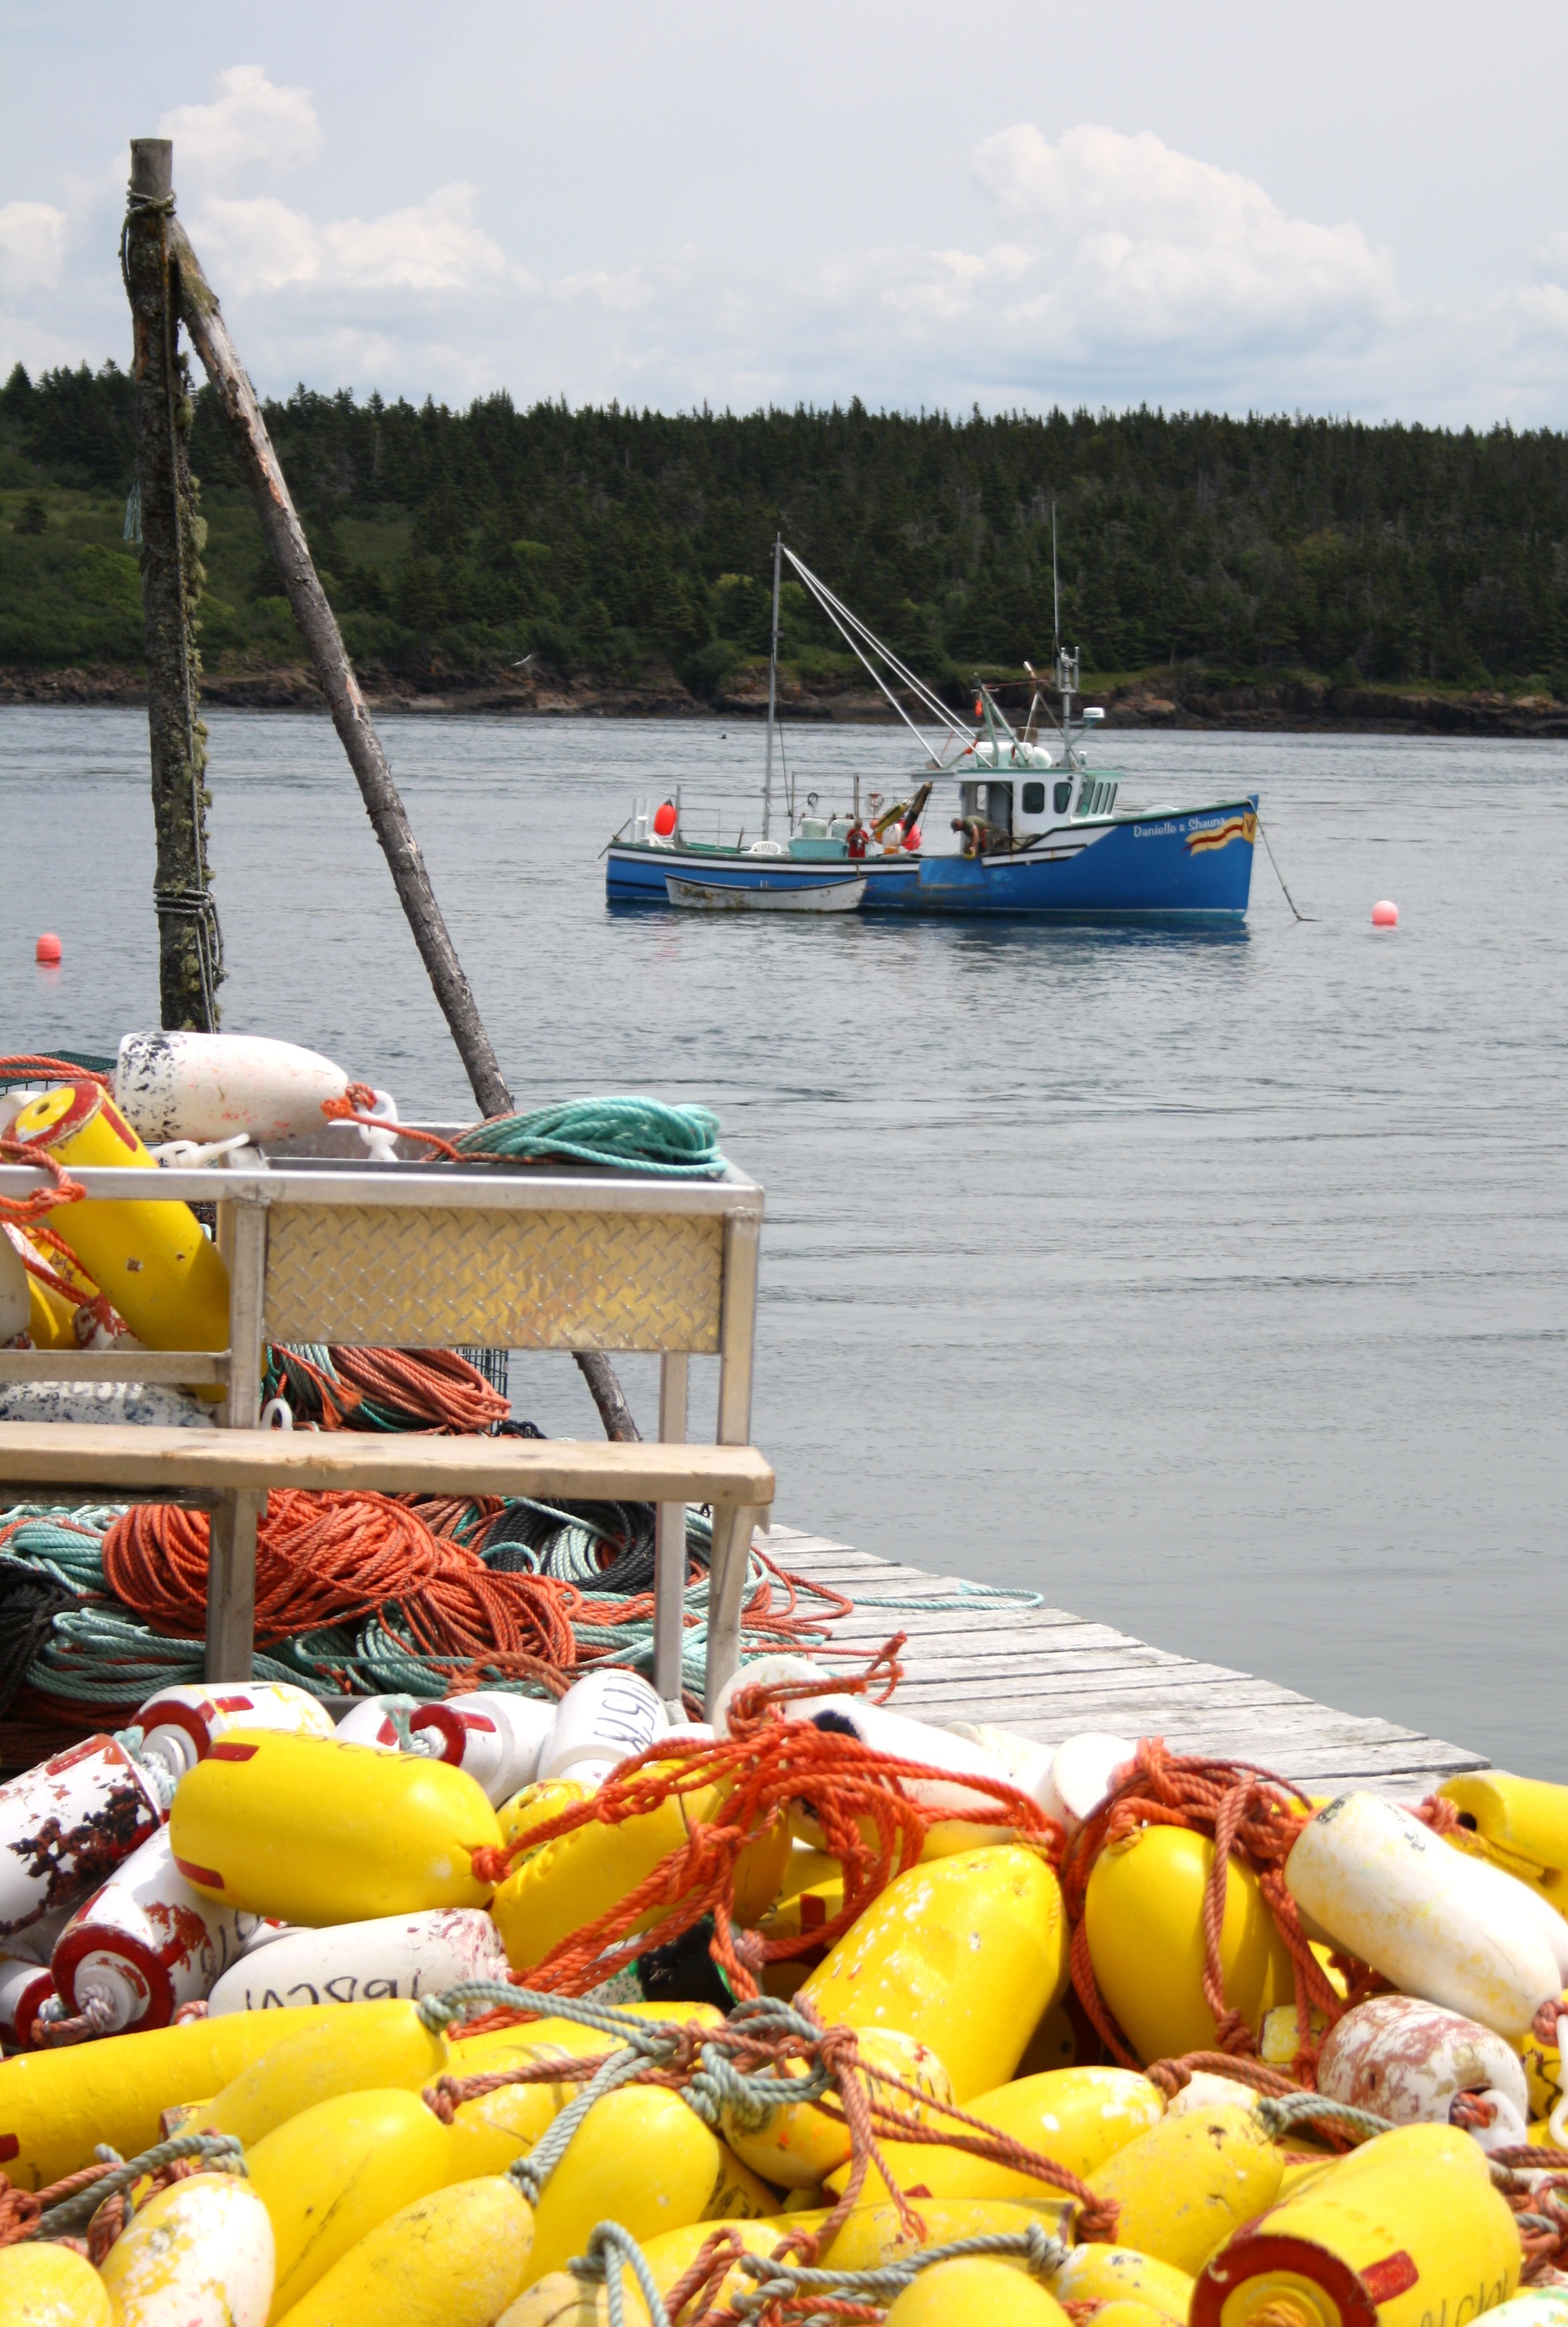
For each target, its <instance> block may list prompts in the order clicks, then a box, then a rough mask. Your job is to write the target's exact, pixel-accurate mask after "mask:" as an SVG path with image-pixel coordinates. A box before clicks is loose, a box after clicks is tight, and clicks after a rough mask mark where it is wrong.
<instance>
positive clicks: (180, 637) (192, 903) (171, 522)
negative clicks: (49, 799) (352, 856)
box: [120, 137, 223, 1033]
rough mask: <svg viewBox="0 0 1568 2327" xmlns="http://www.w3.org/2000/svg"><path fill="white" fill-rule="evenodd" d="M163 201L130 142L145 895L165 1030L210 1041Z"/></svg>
mask: <svg viewBox="0 0 1568 2327" xmlns="http://www.w3.org/2000/svg"><path fill="white" fill-rule="evenodd" d="M173 204H174V196H173V146H172V145H170V143H169V140H168V139H167V138H166V137H137V138H135V139H133V140H132V144H131V184H130V194H129V199H128V201H127V203H126V224H125V236H124V240H123V242H122V245H121V253H120V256H121V263H122V267H123V270H124V274H125V281H126V294H127V296H128V297H129V299H130V303H131V315H132V320H133V329H134V333H135V338H134V343H133V349H134V351H133V355H132V365H131V369H132V378H133V379H134V381H135V438H136V487H137V497H138V500H139V504H140V509H141V535H142V620H143V627H144V635H145V640H146V653H147V730H148V738H149V743H150V745H151V752H152V777H153V829H154V836H155V838H156V844H157V857H156V865H155V869H154V876H153V899H154V905H155V907H156V910H157V915H158V991H159V998H160V1005H161V1013H160V1014H161V1018H162V1023H163V1024H164V1025H165V1026H170V1027H183V1028H194V1029H196V1030H197V1031H199V1032H205V1033H212V1032H214V1031H215V1030H216V1028H217V1025H218V986H219V980H220V979H221V977H222V976H223V956H222V945H221V940H220V938H219V928H218V911H217V907H216V906H215V905H214V903H213V902H212V897H211V892H210V890H209V888H208V885H207V830H206V809H207V805H208V796H207V792H206V790H205V789H204V787H203V784H202V774H203V771H204V769H205V767H206V763H207V730H206V728H205V727H204V726H203V724H202V723H201V719H200V717H199V716H198V714H197V704H198V701H199V690H200V686H201V658H200V656H199V655H198V654H197V651H196V640H195V631H194V621H195V613H196V605H197V601H198V599H199V598H200V596H201V584H202V580H203V578H204V577H203V575H202V572H201V547H202V542H203V540H204V538H205V530H206V529H205V528H204V527H203V525H202V524H201V519H200V518H199V517H198V515H197V513H196V503H195V491H194V484H193V481H192V479H191V460H190V429H191V398H190V396H189V394H188V393H187V391H186V387H185V382H184V380H183V379H182V377H181V373H180V367H179V362H178V357H177V352H176V341H177V338H178V333H179V317H178V314H177V312H176V309H175V305H174V298H173V287H172V285H171V282H170V264H169V244H170V236H171V229H172V226H173Z"/></svg>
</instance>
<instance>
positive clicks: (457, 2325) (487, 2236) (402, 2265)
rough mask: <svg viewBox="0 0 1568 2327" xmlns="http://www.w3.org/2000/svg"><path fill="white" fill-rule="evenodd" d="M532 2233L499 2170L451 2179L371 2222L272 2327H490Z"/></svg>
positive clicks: (517, 2280)
mask: <svg viewBox="0 0 1568 2327" xmlns="http://www.w3.org/2000/svg"><path fill="white" fill-rule="evenodd" d="M533 2235H534V2216H533V2210H532V2208H531V2207H530V2206H529V2204H528V2201H527V2199H526V2198H525V2197H524V2196H523V2194H522V2192H521V2191H519V2190H518V2188H517V2186H516V2184H515V2183H513V2182H509V2181H508V2180H507V2179H506V2177H505V2175H504V2174H491V2175H489V2176H487V2177H486V2178H485V2179H483V2180H481V2181H477V2182H453V2184H452V2186H451V2187H450V2188H449V2189H445V2190H437V2191H434V2192H433V2193H432V2195H431V2196H430V2197H428V2198H416V2199H415V2201H414V2203H413V2204H412V2205H411V2206H404V2207H402V2208H401V2209H400V2210H398V2211H397V2213H396V2214H392V2215H389V2216H388V2218H387V2220H386V2221H384V2222H381V2223H379V2224H378V2226H377V2228H376V2229H373V2230H371V2231H370V2232H369V2236H368V2237H366V2238H361V2239H360V2240H359V2245H358V2246H353V2247H350V2248H349V2251H348V2253H347V2254H346V2255H344V2256H343V2257H341V2260H339V2261H337V2262H335V2263H334V2264H333V2265H332V2267H331V2270H329V2271H328V2272H327V2273H326V2275H325V2276H324V2277H322V2278H319V2279H317V2281H316V2283H315V2285H314V2286H313V2287H312V2288H311V2290H310V2293H309V2294H305V2295H303V2296H302V2297H301V2299H300V2301H299V2302H298V2303H296V2304H294V2307H293V2309H292V2310H289V2311H286V2312H285V2313H284V2314H283V2319H282V2322H280V2327H491V2322H492V2321H494V2320H495V2319H497V2318H498V2317H499V2314H500V2313H502V2312H503V2311H504V2310H505V2309H506V2307H507V2305H508V2304H509V2303H510V2302H511V2301H512V2300H513V2298H514V2297H515V2296H516V2295H517V2294H518V2293H519V2292H520V2290H521V2288H522V2284H523V2279H524V2276H525V2275H526V2273H527V2266H528V2250H529V2248H530V2246H531V2245H532V2243H533Z"/></svg>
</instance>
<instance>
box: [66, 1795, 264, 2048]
mask: <svg viewBox="0 0 1568 2327" xmlns="http://www.w3.org/2000/svg"><path fill="white" fill-rule="evenodd" d="M263 1920H264V1919H263V1918H262V1917H261V1916H259V1915H252V1914H247V1913H246V1912H245V1911H244V1910H243V1909H241V1908H238V1907H220V1906H219V1904H218V1903H217V1902H216V1901H215V1900H211V1899H203V1898H202V1897H201V1895H200V1894H199V1893H198V1892H195V1891H193V1890H192V1889H191V1885H190V1884H189V1883H187V1882H186V1880H185V1878H184V1876H183V1875H182V1874H181V1872H180V1870H179V1868H178V1867H177V1866H176V1865H175V1864H174V1858H173V1852H172V1851H171V1849H170V1846H169V1829H168V1827H159V1829H158V1831H157V1833H156V1834H154V1835H151V1836H148V1838H147V1840H146V1841H145V1843H143V1844H142V1846H141V1847H140V1849H139V1850H134V1851H133V1852H132V1853H131V1855H130V1856H129V1858H127V1859H125V1860H124V1861H122V1863H121V1864H120V1865H118V1866H117V1867H116V1869H115V1871H114V1873H113V1874H111V1875H110V1877H109V1879H108V1881H107V1883H105V1884H104V1886H103V1888H102V1890H101V1891H97V1892H94V1893H93V1895H92V1897H91V1898H90V1899H89V1900H88V1901H87V1902H85V1904H84V1905H82V1906H80V1907H79V1908H78V1909H77V1911H76V1913H75V1914H74V1915H73V1916H72V1917H71V1919H70V1922H69V1923H67V1925H66V1927H65V1929H64V1930H63V1931H62V1932H61V1935H60V1937H59V1939H57V1940H56V1941H55V1943H54V1952H53V1954H52V1955H51V1958H50V1959H49V1967H50V1970H51V1973H52V1975H53V1978H54V1986H55V1988H56V1990H57V1992H58V1994H59V1996H60V2000H61V2005H63V2007H64V2012H63V2013H62V2014H61V2017H63V2016H65V2015H66V2014H87V2015H88V2016H89V2019H90V2021H91V2023H92V2026H93V2032H94V2033H95V2034H97V2035H100V2036H117V2035H119V2034H120V2033H122V2032H123V2031H125V2030H126V2029H131V2028H167V2027H168V2025H169V2023H170V2022H171V2021H172V2020H173V2017H174V2014H175V2013H176V2012H177V2011H178V2010H179V2009H180V2006H181V2005H183V2004H200V2003H201V2001H202V2000H203V1999H204V1998H205V1997H206V1995H207V1994H208V1992H209V1990H210V1987H211V1986H212V1983H213V1982H214V1980H216V1979H218V1978H219V1977H220V1976H221V1975H222V1974H223V1973H224V1972H225V1971H227V1970H228V1969H229V1966H230V1964H234V1963H238V1960H239V1958H240V1956H241V1954H242V1953H243V1952H244V1949H246V1947H247V1945H248V1943H249V1942H250V1940H251V1939H254V1938H255V1936H256V1933H257V1929H258V1928H259V1926H260V1925H261V1924H262V1922H263Z"/></svg>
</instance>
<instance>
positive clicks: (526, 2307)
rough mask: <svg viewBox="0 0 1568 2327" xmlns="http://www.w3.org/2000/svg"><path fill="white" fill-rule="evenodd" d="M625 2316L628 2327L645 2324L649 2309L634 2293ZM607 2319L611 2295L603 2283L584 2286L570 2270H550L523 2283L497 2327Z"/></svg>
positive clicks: (571, 2325) (598, 2325)
mask: <svg viewBox="0 0 1568 2327" xmlns="http://www.w3.org/2000/svg"><path fill="white" fill-rule="evenodd" d="M625 2315H626V2322H627V2327H644V2322H646V2320H647V2318H648V2312H647V2308H646V2306H645V2305H644V2304H641V2303H639V2301H638V2300H637V2299H636V2298H635V2296H633V2297H630V2298H629V2300H628V2303H627V2306H626V2314H625ZM609 2318H610V2298H609V2296H608V2295H607V2294H606V2293H605V2291H604V2289H603V2287H602V2286H589V2285H584V2284H583V2281H582V2280H581V2279H578V2278H574V2277H573V2276H572V2274H571V2272H570V2271H569V2270H553V2271H552V2272H551V2273H550V2276H548V2278H541V2279H539V2280H538V2281H537V2283H536V2284H535V2285H532V2286H525V2287H524V2289H523V2291H522V2293H521V2294H519V2295H518V2299H517V2301H516V2302H515V2303H509V2304H508V2305H507V2307H506V2309H505V2310H504V2311H503V2312H502V2313H501V2315H500V2317H499V2319H498V2320H497V2321H496V2327H608V2322H609Z"/></svg>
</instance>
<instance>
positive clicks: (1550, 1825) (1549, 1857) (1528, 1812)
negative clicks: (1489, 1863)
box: [1438, 1770, 1568, 1892]
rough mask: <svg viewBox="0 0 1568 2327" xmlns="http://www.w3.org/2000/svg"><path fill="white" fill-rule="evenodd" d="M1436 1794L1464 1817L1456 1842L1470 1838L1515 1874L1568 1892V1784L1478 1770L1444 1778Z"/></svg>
mask: <svg viewBox="0 0 1568 2327" xmlns="http://www.w3.org/2000/svg"><path fill="white" fill-rule="evenodd" d="M1438 1793H1439V1795H1440V1796H1441V1797H1442V1799H1443V1800H1444V1801H1449V1802H1451V1803H1452V1804H1453V1806H1454V1808H1455V1809H1456V1810H1458V1812H1459V1814H1460V1825H1461V1832H1460V1833H1459V1834H1458V1835H1456V1836H1453V1839H1454V1840H1455V1841H1456V1842H1461V1843H1462V1842H1464V1841H1465V1840H1467V1839H1469V1840H1471V1841H1473V1842H1474V1843H1475V1844H1477V1845H1479V1847H1480V1848H1481V1849H1482V1850H1484V1851H1485V1853H1486V1854H1487V1855H1488V1856H1489V1857H1490V1858H1493V1859H1495V1860H1496V1862H1497V1864H1498V1865H1500V1866H1502V1867H1505V1868H1506V1869H1507V1872H1508V1873H1509V1874H1517V1875H1518V1876H1519V1877H1520V1878H1521V1879H1522V1880H1523V1881H1525V1882H1534V1883H1538V1884H1539V1885H1540V1886H1541V1887H1542V1888H1543V1889H1544V1890H1545V1891H1547V1892H1568V1873H1565V1872H1564V1870H1565V1869H1568V1786H1553V1785H1548V1784H1547V1783H1546V1781H1545V1779H1542V1778H1516V1777H1514V1776H1513V1775H1512V1774H1511V1772H1510V1771H1507V1770H1477V1771H1473V1772H1472V1771H1466V1772H1465V1773H1464V1774H1463V1775H1462V1776H1461V1777H1457V1778H1445V1779H1444V1780H1443V1782H1442V1785H1441V1786H1439V1788H1438Z"/></svg>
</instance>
